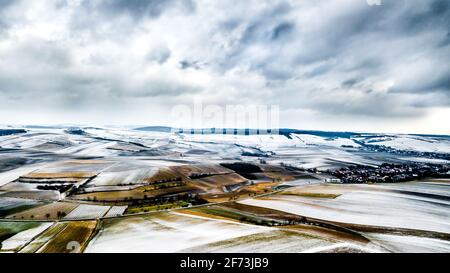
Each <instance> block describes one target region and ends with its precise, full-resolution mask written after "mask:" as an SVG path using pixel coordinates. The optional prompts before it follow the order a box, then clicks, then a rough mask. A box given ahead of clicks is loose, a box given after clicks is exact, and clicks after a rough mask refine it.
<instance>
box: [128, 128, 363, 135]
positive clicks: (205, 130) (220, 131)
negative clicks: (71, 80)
mask: <svg viewBox="0 0 450 273" xmlns="http://www.w3.org/2000/svg"><path fill="white" fill-rule="evenodd" d="M134 130H137V131H147V132H164V133H169V132H179V133H185V134H201V135H209V134H220V135H221V134H227V133H230V132H232V134H233V135H238V132H239V134H241V133H242V132H244V134H242V135H247V136H248V135H267V134H271V133H272V132H275V131H276V130H274V129H269V130H259V129H236V128H202V129H178V128H172V127H168V126H147V127H139V128H135V129H134ZM278 134H279V135H283V136H286V137H287V138H291V137H290V135H291V134H306V135H314V136H320V137H326V138H337V137H339V138H350V137H355V136H360V135H361V133H353V132H327V131H315V130H297V129H289V128H282V129H278Z"/></svg>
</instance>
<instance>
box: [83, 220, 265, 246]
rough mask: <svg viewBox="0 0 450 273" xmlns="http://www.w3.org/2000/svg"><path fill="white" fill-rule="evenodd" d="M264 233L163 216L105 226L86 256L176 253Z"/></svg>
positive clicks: (227, 224) (243, 226)
mask: <svg viewBox="0 0 450 273" xmlns="http://www.w3.org/2000/svg"><path fill="white" fill-rule="evenodd" d="M268 231H270V229H269V228H266V227H259V226H252V225H246V224H240V223H235V222H230V221H224V220H215V219H208V218H202V217H195V216H188V215H184V214H177V213H166V214H158V215H151V216H142V217H132V218H124V219H120V220H112V222H106V223H105V227H104V229H103V230H102V231H101V232H100V233H99V234H98V235H97V236H96V237H95V238H94V239H92V240H91V242H90V243H89V245H88V246H87V248H86V252H100V253H104V252H180V251H183V250H186V249H189V248H193V247H197V246H201V245H205V244H211V243H214V242H218V241H222V240H230V239H233V238H238V237H241V236H247V235H250V234H256V233H262V232H268Z"/></svg>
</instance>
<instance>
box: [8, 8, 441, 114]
mask: <svg viewBox="0 0 450 273" xmlns="http://www.w3.org/2000/svg"><path fill="white" fill-rule="evenodd" d="M449 20H450V2H449V1H448V0H415V1H406V0H382V5H380V6H370V5H368V4H367V2H366V1H365V0H336V1H332V0H329V1H328V0H318V1H282V0H275V1H258V0H249V1H238V0H234V1H233V0H230V1H210V2H204V1H201V0H198V1H193V0H166V1H157V0H127V1H126V0H92V1H90V0H79V1H78V0H48V1H42V2H41V3H38V2H37V1H19V0H17V1H13V0H10V1H6V0H0V37H2V39H1V40H0V107H10V105H12V106H11V108H13V106H14V103H17V102H18V101H20V102H21V104H22V105H26V104H27V101H28V103H31V102H30V101H34V102H36V103H38V104H39V103H42V104H44V105H51V106H52V107H60V108H65V107H71V108H73V109H76V108H77V107H82V106H84V105H87V104H89V103H92V104H94V101H95V103H97V104H102V105H103V106H102V107H105V108H108V107H110V106H109V105H110V104H112V102H121V101H127V100H134V101H136V100H143V101H151V102H153V103H155V104H158V103H161V102H164V101H170V100H171V99H174V98H175V99H179V98H180V100H181V98H183V97H184V98H190V96H192V95H200V96H203V97H205V98H207V99H209V100H211V101H214V102H219V103H222V102H223V101H227V102H235V103H236V104H238V103H240V102H241V101H242V100H245V101H250V102H252V103H253V102H260V103H265V104H279V105H280V107H281V108H282V109H295V110H297V109H302V110H308V111H311V112H313V113H320V114H323V113H324V114H327V113H328V114H331V115H337V114H345V115H349V116H354V117H359V116H370V117H374V118H380V119H388V117H408V116H410V117H412V118H413V117H419V116H421V115H425V113H426V110H428V109H434V108H435V107H444V108H445V107H450V86H449V85H450V84H449V82H450V81H449V75H450V66H449V64H448V59H449V56H450V28H449V26H450V21H449ZM12 26H13V27H12ZM231 93H232V94H233V95H230V94H231ZM49 108H51V107H49Z"/></svg>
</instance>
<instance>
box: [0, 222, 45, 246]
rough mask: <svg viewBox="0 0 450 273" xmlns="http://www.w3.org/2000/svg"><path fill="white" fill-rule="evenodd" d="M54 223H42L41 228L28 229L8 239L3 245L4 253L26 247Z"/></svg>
mask: <svg viewBox="0 0 450 273" xmlns="http://www.w3.org/2000/svg"><path fill="white" fill-rule="evenodd" d="M51 225H52V223H42V224H40V225H39V226H37V227H35V228H31V229H27V230H25V231H22V232H19V233H17V234H16V235H14V236H12V237H10V238H8V239H6V240H5V241H3V242H2V244H1V246H2V247H1V250H2V251H14V250H18V249H20V248H22V247H23V246H25V245H26V244H27V243H28V242H29V241H31V240H32V239H33V238H34V237H36V236H38V235H39V234H41V233H42V232H44V231H45V230H46V229H47V228H49V227H50V226H51Z"/></svg>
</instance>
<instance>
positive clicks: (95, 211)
mask: <svg viewBox="0 0 450 273" xmlns="http://www.w3.org/2000/svg"><path fill="white" fill-rule="evenodd" d="M109 208H110V207H109V206H96V205H84V204H81V205H79V206H78V207H76V208H75V209H74V210H72V211H71V212H70V213H69V214H68V215H67V216H66V217H64V219H65V220H80V219H96V218H100V217H103V216H104V215H105V214H106V213H107V212H108V210H109Z"/></svg>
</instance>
